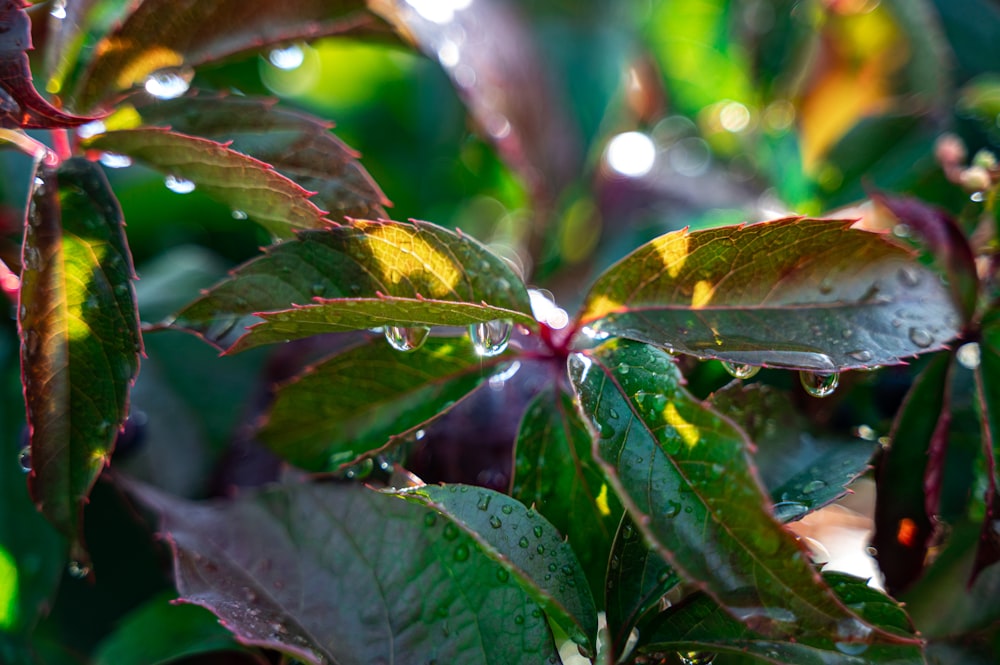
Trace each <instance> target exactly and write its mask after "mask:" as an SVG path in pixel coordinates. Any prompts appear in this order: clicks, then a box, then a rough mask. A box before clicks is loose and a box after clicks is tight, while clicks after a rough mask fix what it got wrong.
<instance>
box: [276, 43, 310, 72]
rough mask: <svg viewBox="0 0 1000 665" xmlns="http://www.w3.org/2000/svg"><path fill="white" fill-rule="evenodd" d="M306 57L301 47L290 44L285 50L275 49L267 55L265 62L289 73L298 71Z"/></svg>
mask: <svg viewBox="0 0 1000 665" xmlns="http://www.w3.org/2000/svg"><path fill="white" fill-rule="evenodd" d="M305 59H306V56H305V53H304V52H303V50H302V47H301V46H299V45H298V44H292V45H291V46H287V47H285V48H276V49H274V50H272V51H271V52H270V53H268V54H267V61H268V62H270V63H271V64H272V65H274V66H275V67H277V68H278V69H283V70H285V71H291V70H293V69H298V68H299V67H301V66H302V63H303V62H305Z"/></svg>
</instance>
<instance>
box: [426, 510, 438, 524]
mask: <svg viewBox="0 0 1000 665" xmlns="http://www.w3.org/2000/svg"><path fill="white" fill-rule="evenodd" d="M437 521H438V518H437V515H436V514H434V513H427V514H426V515H424V526H434V525H435V524H437Z"/></svg>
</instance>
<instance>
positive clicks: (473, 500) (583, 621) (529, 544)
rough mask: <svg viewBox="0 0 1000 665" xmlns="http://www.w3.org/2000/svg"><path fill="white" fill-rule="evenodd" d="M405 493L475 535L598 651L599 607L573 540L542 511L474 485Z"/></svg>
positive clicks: (560, 621)
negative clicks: (566, 538)
mask: <svg viewBox="0 0 1000 665" xmlns="http://www.w3.org/2000/svg"><path fill="white" fill-rule="evenodd" d="M399 496H401V497H402V498H404V499H407V500H408V501H414V502H417V503H421V504H423V505H426V506H428V507H431V508H434V509H436V510H438V511H440V512H441V513H442V514H444V515H445V516H446V517H448V518H449V519H451V520H453V521H454V522H455V523H456V524H457V525H459V526H461V527H462V528H463V529H465V530H467V531H468V532H469V533H470V534H472V535H473V536H474V537H475V538H476V539H477V540H478V541H480V547H482V548H483V551H484V552H486V553H487V555H489V556H492V557H493V558H494V559H495V560H497V561H498V562H499V563H500V564H501V565H502V566H504V568H505V569H507V570H509V571H510V573H511V576H512V580H513V581H516V582H517V583H518V584H520V585H521V587H522V588H523V589H524V590H525V591H526V592H527V593H528V595H529V596H531V598H532V599H533V600H534V601H535V602H537V603H538V604H539V606H541V608H542V610H543V611H544V612H545V613H546V614H547V615H548V616H549V619H550V620H551V621H553V622H554V623H555V624H556V625H558V626H559V627H560V628H561V629H562V630H563V631H565V632H566V634H567V635H569V636H570V637H571V638H572V639H573V640H574V641H575V642H576V643H577V644H579V645H580V646H581V647H583V648H584V649H586V650H587V651H588V652H589V653H591V654H593V653H595V640H596V637H597V610H596V608H595V607H594V599H593V597H592V596H591V594H590V588H589V586H588V585H587V579H586V577H585V576H584V572H583V569H582V568H581V567H580V563H579V561H578V560H577V557H576V554H575V553H574V551H573V548H572V547H571V546H570V544H569V543H567V542H566V540H564V538H563V536H562V535H560V533H559V531H557V530H556V528H555V527H554V526H553V525H552V523H551V522H549V521H548V520H547V519H545V517H543V516H542V515H541V514H539V513H538V511H536V510H534V509H533V508H527V507H525V505H524V504H523V503H521V502H519V501H517V500H515V499H512V498H511V497H509V496H506V495H504V494H500V493H499V492H494V491H492V490H487V489H483V488H481V487H470V486H468V485H447V486H433V485H426V486H423V487H419V488H413V489H409V490H403V491H401V492H400V493H399Z"/></svg>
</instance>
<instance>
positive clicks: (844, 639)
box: [640, 573, 924, 665]
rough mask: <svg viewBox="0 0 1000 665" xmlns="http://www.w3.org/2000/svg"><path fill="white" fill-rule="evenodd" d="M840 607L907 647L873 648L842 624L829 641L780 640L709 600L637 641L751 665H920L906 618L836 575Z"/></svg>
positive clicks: (830, 578) (658, 623)
mask: <svg viewBox="0 0 1000 665" xmlns="http://www.w3.org/2000/svg"><path fill="white" fill-rule="evenodd" d="M825 579H826V581H827V582H828V583H829V584H830V586H831V588H833V590H834V591H836V593H837V595H838V596H839V597H840V599H841V601H842V602H843V603H844V604H845V605H847V606H848V607H851V608H854V609H856V611H857V612H858V614H859V615H860V616H861V617H862V618H863V619H864V620H865V622H867V624H868V625H873V626H878V628H879V629H880V630H883V631H885V632H887V633H891V634H896V635H900V636H905V637H906V638H907V640H908V641H909V642H911V643H909V644H891V645H887V644H878V643H875V644H872V643H871V637H872V634H871V632H870V631H869V630H866V629H865V628H864V625H865V624H862V623H860V622H847V623H844V624H843V625H842V626H840V629H839V630H840V632H839V634H837V635H834V636H831V637H830V638H829V639H824V638H817V637H814V636H808V637H806V636H803V637H802V638H797V639H790V640H780V639H774V637H773V636H769V635H762V634H760V633H758V632H755V631H754V630H753V629H752V628H749V627H747V626H745V625H743V624H742V623H740V622H739V621H736V620H735V619H733V618H732V617H731V616H729V614H727V613H726V611H725V610H723V609H722V608H721V607H719V606H718V605H717V604H715V603H714V602H712V599H711V598H710V597H709V596H706V595H704V594H698V595H695V596H692V597H691V598H690V599H689V600H687V601H685V602H684V603H682V604H680V605H678V606H676V607H673V608H670V609H669V610H667V611H666V612H664V613H662V614H660V615H659V616H658V617H657V618H656V619H655V620H654V621H653V622H652V625H651V626H650V627H649V630H648V632H647V633H646V634H644V635H641V636H640V640H641V648H642V650H643V651H647V652H663V651H668V652H669V651H678V652H682V653H686V652H691V651H709V652H719V653H733V654H738V655H749V656H752V657H753V659H754V662H763V663H774V664H775V665H785V664H786V663H795V665H880V664H889V663H892V665H904V664H909V663H912V664H914V665H917V664H920V665H922V664H923V663H924V655H923V649H922V647H921V645H920V643H919V640H917V639H916V638H915V637H914V636H913V628H912V626H911V625H910V622H909V619H908V618H907V616H906V612H904V611H903V609H902V608H901V607H900V606H899V605H898V604H897V603H896V602H895V601H893V600H892V599H891V598H889V597H888V596H886V595H884V594H882V593H881V592H880V591H877V590H875V589H872V588H871V587H869V586H868V585H867V584H866V583H865V581H864V580H860V579H857V578H853V577H849V576H847V575H843V574H839V573H835V574H828V575H826V576H825Z"/></svg>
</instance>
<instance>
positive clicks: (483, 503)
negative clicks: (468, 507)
mask: <svg viewBox="0 0 1000 665" xmlns="http://www.w3.org/2000/svg"><path fill="white" fill-rule="evenodd" d="M476 508H478V509H479V510H489V508H490V495H489V494H486V493H481V494H480V495H479V503H477V504H476Z"/></svg>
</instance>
